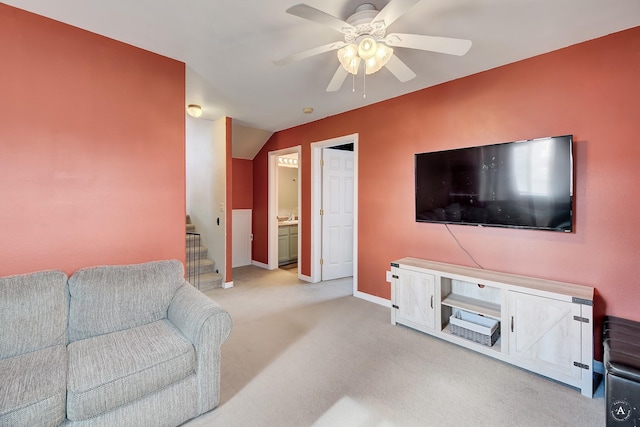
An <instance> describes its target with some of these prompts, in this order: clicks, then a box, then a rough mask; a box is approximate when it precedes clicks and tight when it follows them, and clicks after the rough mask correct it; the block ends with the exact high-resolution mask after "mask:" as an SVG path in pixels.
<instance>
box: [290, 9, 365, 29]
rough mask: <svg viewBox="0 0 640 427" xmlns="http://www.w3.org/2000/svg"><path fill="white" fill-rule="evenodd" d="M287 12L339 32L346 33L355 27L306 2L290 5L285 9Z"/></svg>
mask: <svg viewBox="0 0 640 427" xmlns="http://www.w3.org/2000/svg"><path fill="white" fill-rule="evenodd" d="M287 13H288V14H290V15H294V16H297V17H299V18H303V19H307V20H309V21H313V22H316V23H318V24H320V25H324V26H325V27H329V28H331V29H333V30H336V31H338V32H341V33H345V34H347V33H351V32H353V31H355V27H354V26H353V25H351V24H348V23H346V22H345V21H343V20H342V19H339V18H336V17H335V16H332V15H329V14H328V13H326V12H323V11H321V10H318V9H316V8H314V7H311V6H308V5H306V4H297V5H295V6H291V7H290V8H289V9H287Z"/></svg>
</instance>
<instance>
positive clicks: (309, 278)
mask: <svg viewBox="0 0 640 427" xmlns="http://www.w3.org/2000/svg"><path fill="white" fill-rule="evenodd" d="M298 279H300V280H304V281H305V282H309V283H312V282H313V281H312V280H311V276H305V275H304V274H300V273H298Z"/></svg>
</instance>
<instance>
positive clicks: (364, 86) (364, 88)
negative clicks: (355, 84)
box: [362, 70, 367, 98]
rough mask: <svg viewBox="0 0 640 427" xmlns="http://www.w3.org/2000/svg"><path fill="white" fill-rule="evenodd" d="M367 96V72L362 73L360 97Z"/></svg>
mask: <svg viewBox="0 0 640 427" xmlns="http://www.w3.org/2000/svg"><path fill="white" fill-rule="evenodd" d="M366 97H367V73H366V70H365V72H364V73H362V98H366Z"/></svg>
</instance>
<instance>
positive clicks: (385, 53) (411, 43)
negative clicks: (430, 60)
mask: <svg viewBox="0 0 640 427" xmlns="http://www.w3.org/2000/svg"><path fill="white" fill-rule="evenodd" d="M418 2H420V0H391V1H389V3H387V5H386V6H385V7H383V8H382V10H380V11H378V10H376V8H375V6H374V5H373V4H371V3H363V4H361V5H360V6H358V7H357V8H356V11H355V13H354V14H353V15H351V16H350V17H348V18H347V19H346V20H345V21H343V20H341V19H339V18H336V17H335V16H332V15H329V14H328V13H326V12H323V11H321V10H318V9H316V8H314V7H311V6H309V5H306V4H298V5H295V6H292V7H290V8H289V9H287V13H288V14H291V15H294V16H298V17H300V18H303V19H307V20H309V21H313V22H316V23H318V24H321V25H324V26H325V27H328V28H331V29H333V30H335V31H338V32H340V33H342V34H344V41H338V42H333V43H329V44H325V45H323V46H318V47H315V48H312V49H308V50H305V51H302V52H299V53H296V54H294V55H290V56H287V57H285V58H282V59H280V60H278V61H275V64H276V65H285V64H289V63H292V62H295V61H300V60H302V59H306V58H309V57H312V56H315V55H319V54H322V53H325V52H330V51H333V50H338V60H339V61H340V65H339V66H338V69H337V70H336V72H335V74H334V75H333V78H332V79H331V82H330V83H329V86H327V89H326V90H327V92H335V91H337V90H339V89H340V87H341V86H342V83H343V82H344V80H345V79H346V78H347V75H348V74H349V73H351V74H354V75H355V74H357V73H358V70H359V68H360V63H361V62H364V68H365V74H372V73H375V72H376V71H378V70H379V69H380V68H382V67H386V68H387V69H388V70H389V71H390V72H391V73H392V74H393V75H394V76H396V78H397V79H398V80H400V81H401V82H406V81H409V80H411V79H413V78H414V77H415V76H416V74H415V73H414V72H413V71H411V69H410V68H409V67H408V66H407V65H406V64H405V63H404V62H402V61H401V60H400V59H399V58H398V57H397V56H396V55H395V54H394V53H393V48H394V47H400V48H408V49H419V50H426V51H430V52H439V53H446V54H450V55H458V56H462V55H464V54H465V53H467V52H468V51H469V49H470V48H471V41H470V40H463V39H455V38H449V37H435V36H425V35H419V34H401V33H392V34H387V33H386V31H387V28H388V27H389V26H390V25H391V24H392V23H393V22H394V21H395V20H396V19H398V18H399V17H400V16H402V15H403V14H404V13H405V12H406V11H408V10H409V9H410V8H411V7H412V6H414V5H415V4H417V3H418Z"/></svg>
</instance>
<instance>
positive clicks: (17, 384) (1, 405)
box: [0, 345, 67, 427]
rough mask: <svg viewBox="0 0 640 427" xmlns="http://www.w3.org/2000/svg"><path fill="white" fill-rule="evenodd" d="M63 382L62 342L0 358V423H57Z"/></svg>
mask: <svg viewBox="0 0 640 427" xmlns="http://www.w3.org/2000/svg"><path fill="white" fill-rule="evenodd" d="M66 382H67V350H66V348H65V346H64V345H56V346H53V347H48V348H45V349H43V350H38V351H34V352H31V353H26V354H21V355H19V356H14V357H10V358H8V359H2V360H0V425H1V426H12V427H17V426H35V425H37V426H57V425H59V424H60V423H61V422H62V421H63V420H64V411H65V398H66V391H67V387H66Z"/></svg>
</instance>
